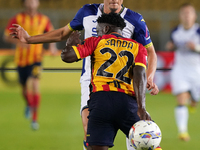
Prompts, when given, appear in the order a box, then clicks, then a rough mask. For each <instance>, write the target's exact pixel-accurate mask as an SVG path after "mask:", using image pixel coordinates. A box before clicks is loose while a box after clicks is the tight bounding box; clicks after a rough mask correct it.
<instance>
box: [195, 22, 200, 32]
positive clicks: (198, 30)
mask: <svg viewBox="0 0 200 150" xmlns="http://www.w3.org/2000/svg"><path fill="white" fill-rule="evenodd" d="M195 28H196V31H197V33H198V34H200V25H199V24H198V23H195Z"/></svg>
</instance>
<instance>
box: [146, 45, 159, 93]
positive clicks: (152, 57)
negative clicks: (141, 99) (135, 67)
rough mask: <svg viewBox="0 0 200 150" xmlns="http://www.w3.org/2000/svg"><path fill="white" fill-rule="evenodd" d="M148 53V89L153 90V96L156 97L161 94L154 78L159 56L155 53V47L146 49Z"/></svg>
mask: <svg viewBox="0 0 200 150" xmlns="http://www.w3.org/2000/svg"><path fill="white" fill-rule="evenodd" d="M146 49H147V53H148V57H147V60H148V68H147V70H146V73H147V89H148V90H152V91H151V92H150V94H151V95H156V94H158V92H159V89H158V87H157V85H156V84H155V83H154V82H153V78H154V75H155V72H156V66H157V55H156V52H155V48H154V46H153V45H151V46H150V47H148V48H146Z"/></svg>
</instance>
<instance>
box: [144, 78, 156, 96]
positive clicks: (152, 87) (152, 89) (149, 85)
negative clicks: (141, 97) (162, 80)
mask: <svg viewBox="0 0 200 150" xmlns="http://www.w3.org/2000/svg"><path fill="white" fill-rule="evenodd" d="M146 87H147V90H148V91H150V92H149V93H150V94H151V95H157V94H158V93H159V89H158V86H157V85H156V84H155V83H154V82H153V80H152V79H147V86H146Z"/></svg>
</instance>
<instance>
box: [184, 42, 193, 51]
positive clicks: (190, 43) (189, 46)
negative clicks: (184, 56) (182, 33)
mask: <svg viewBox="0 0 200 150" xmlns="http://www.w3.org/2000/svg"><path fill="white" fill-rule="evenodd" d="M186 46H187V47H188V48H189V49H190V50H192V51H195V44H194V43H193V42H187V43H186Z"/></svg>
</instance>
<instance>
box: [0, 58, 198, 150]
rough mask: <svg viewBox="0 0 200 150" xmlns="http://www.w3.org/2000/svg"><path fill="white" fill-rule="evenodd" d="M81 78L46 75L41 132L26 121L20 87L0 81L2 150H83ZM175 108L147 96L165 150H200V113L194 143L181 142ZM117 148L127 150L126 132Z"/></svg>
mask: <svg viewBox="0 0 200 150" xmlns="http://www.w3.org/2000/svg"><path fill="white" fill-rule="evenodd" d="M46 59H47V60H48V58H46ZM49 59H50V58H49ZM57 61H58V62H59V61H60V60H59V59H58V60H55V62H57ZM61 66H62V67H63V64H62V65H61ZM78 66H79V64H78ZM47 67H48V66H47ZM10 74H11V76H12V74H14V73H10ZM79 77H80V72H78V73H43V74H42V78H41V94H42V101H41V105H40V111H39V124H40V129H39V130H38V131H33V130H31V128H30V120H27V119H25V118H24V114H23V112H24V101H23V99H22V96H21V94H20V87H19V86H12V87H11V86H7V85H5V83H3V82H2V80H1V79H0V150H66V149H67V150H82V141H83V128H82V123H81V117H80V112H79V109H80V84H79ZM175 106H176V102H175V98H174V97H173V96H172V95H171V94H169V93H159V94H158V95H157V96H151V95H149V94H147V95H146V107H147V111H148V112H149V113H150V114H151V117H152V119H153V120H154V121H155V122H156V123H157V124H158V125H159V127H160V129H161V131H162V136H163V138H162V141H161V147H162V148H163V150H199V149H200V144H199V141H200V130H199V126H200V109H199V108H198V110H197V112H196V113H195V114H192V115H190V117H189V133H190V136H191V140H190V141H189V142H182V141H179V139H178V138H177V128H176V125H175V120H174V107H175ZM114 145H115V146H114V147H113V148H111V149H112V150H126V145H125V136H124V135H123V133H122V132H120V131H119V132H118V134H117V137H116V140H115V142H114Z"/></svg>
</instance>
